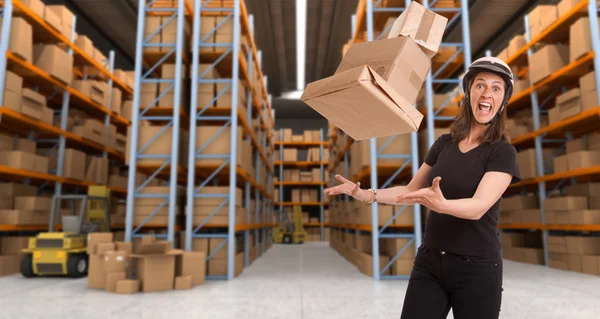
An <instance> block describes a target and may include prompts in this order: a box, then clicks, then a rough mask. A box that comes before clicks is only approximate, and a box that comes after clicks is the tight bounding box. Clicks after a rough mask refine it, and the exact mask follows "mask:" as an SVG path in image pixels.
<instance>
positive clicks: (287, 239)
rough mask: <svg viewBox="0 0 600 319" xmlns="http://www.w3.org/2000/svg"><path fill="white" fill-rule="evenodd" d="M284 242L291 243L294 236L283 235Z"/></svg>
mask: <svg viewBox="0 0 600 319" xmlns="http://www.w3.org/2000/svg"><path fill="white" fill-rule="evenodd" d="M283 242H284V243H285V244H291V243H292V236H291V235H289V234H285V235H283Z"/></svg>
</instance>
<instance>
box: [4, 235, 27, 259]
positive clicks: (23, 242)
mask: <svg viewBox="0 0 600 319" xmlns="http://www.w3.org/2000/svg"><path fill="white" fill-rule="evenodd" d="M28 246H29V237H26V236H4V237H2V240H0V255H5V256H13V255H20V254H21V253H22V250H23V249H25V248H27V247H28Z"/></svg>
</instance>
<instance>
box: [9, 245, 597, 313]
mask: <svg viewBox="0 0 600 319" xmlns="http://www.w3.org/2000/svg"><path fill="white" fill-rule="evenodd" d="M504 278H505V279H504V296H503V304H502V314H501V318H528V319H534V318H544V319H550V318H578V319H584V318H600V302H598V300H600V277H596V276H588V275H583V274H578V273H572V272H565V271H559V270H554V269H549V268H543V267H540V266H533V265H526V264H521V263H516V262H511V261H506V263H505V274H504ZM406 284H407V282H406V281H380V282H375V281H373V280H372V279H371V278H370V277H367V276H365V275H363V274H361V273H360V272H359V271H358V270H357V269H356V268H354V266H352V265H351V264H350V263H348V262H347V261H346V260H344V259H343V258H342V257H341V256H339V255H338V254H337V253H336V252H335V251H334V250H333V249H331V248H330V247H329V246H328V244H323V243H309V244H305V245H303V246H274V247H273V248H272V249H271V250H269V251H268V252H267V254H266V255H265V256H263V257H262V258H259V259H258V260H257V261H256V262H255V263H254V264H253V265H252V266H250V267H249V268H248V269H246V270H245V271H244V273H243V274H242V275H241V276H240V277H238V278H236V279H235V280H233V281H229V282H226V281H209V282H207V284H206V285H204V286H199V287H195V288H194V289H193V290H192V291H177V292H176V291H170V292H165V293H151V294H137V295H133V296H122V295H115V294H107V293H104V292H103V291H96V290H88V289H86V279H79V280H69V279H49V278H36V279H29V280H26V279H24V278H22V277H21V276H20V275H17V276H10V277H2V278H0V309H1V310H0V318H28V319H34V318H61V319H62V318H67V319H68V318H77V319H79V318H86V319H95V318H129V319H134V318H153V319H154V318H156V319H158V318H261V319H263V318H288V319H295V318H327V319H334V318H399V317H400V313H401V309H402V301H403V298H404V292H405V289H406ZM448 318H452V314H450V315H449V316H448Z"/></svg>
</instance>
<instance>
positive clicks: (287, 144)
mask: <svg viewBox="0 0 600 319" xmlns="http://www.w3.org/2000/svg"><path fill="white" fill-rule="evenodd" d="M330 145H331V144H330V143H329V142H326V141H325V137H324V134H323V129H319V140H318V141H314V142H291V141H284V138H283V130H280V131H279V141H278V142H275V147H279V158H278V159H277V160H278V161H277V162H275V166H276V167H278V168H279V175H278V176H279V181H278V182H276V183H275V186H279V198H277V202H275V206H277V207H279V219H278V220H277V221H278V223H281V222H282V221H283V209H284V207H289V206H303V207H306V206H309V207H315V206H317V207H319V222H318V223H310V222H309V223H304V227H319V233H320V238H321V239H320V240H321V241H324V240H325V226H326V223H325V215H324V209H325V206H327V205H328V202H326V201H325V200H324V199H323V196H324V195H323V191H324V187H325V185H326V183H325V182H322V181H324V180H325V174H326V171H325V165H327V162H325V160H324V157H323V154H324V153H323V152H325V149H326V148H327V149H329V146H330ZM307 147H319V160H318V161H298V160H296V161H284V160H283V150H284V148H307ZM286 166H287V167H296V168H306V167H318V168H319V176H320V179H321V180H322V181H321V182H319V181H312V182H292V181H284V180H283V168H284V167H286ZM285 187H318V188H319V197H320V198H321V200H320V201H317V202H305V201H301V202H293V201H290V202H286V201H284V200H283V190H284V188H285Z"/></svg>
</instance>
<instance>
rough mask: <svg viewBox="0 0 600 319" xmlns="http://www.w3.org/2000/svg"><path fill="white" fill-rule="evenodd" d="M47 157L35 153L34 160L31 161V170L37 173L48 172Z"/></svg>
mask: <svg viewBox="0 0 600 319" xmlns="http://www.w3.org/2000/svg"><path fill="white" fill-rule="evenodd" d="M48 162H49V160H48V158H47V157H45V156H39V155H35V160H34V163H33V171H35V172H38V173H44V174H46V173H48Z"/></svg>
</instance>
